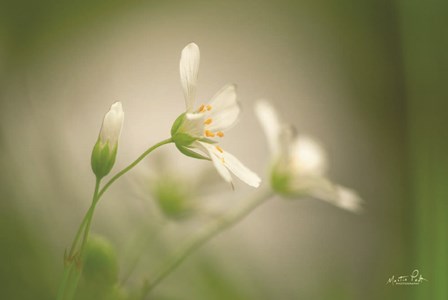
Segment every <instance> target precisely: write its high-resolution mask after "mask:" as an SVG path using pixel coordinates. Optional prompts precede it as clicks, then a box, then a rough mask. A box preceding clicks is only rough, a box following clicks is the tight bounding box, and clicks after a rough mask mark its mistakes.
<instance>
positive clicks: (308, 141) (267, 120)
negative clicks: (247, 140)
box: [255, 101, 362, 212]
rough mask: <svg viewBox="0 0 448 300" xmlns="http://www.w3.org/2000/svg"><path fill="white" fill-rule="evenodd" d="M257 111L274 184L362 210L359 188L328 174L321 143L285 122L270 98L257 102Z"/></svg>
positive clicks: (287, 192)
mask: <svg viewBox="0 0 448 300" xmlns="http://www.w3.org/2000/svg"><path fill="white" fill-rule="evenodd" d="M255 112H256V115H257V117H258V119H259V121H260V124H261V126H262V128H263V130H264V132H265V134H266V137H267V140H268V144H269V148H270V150H271V156H272V170H271V185H272V188H273V189H274V190H275V191H276V192H278V193H280V194H282V195H285V196H292V197H297V196H302V195H309V196H313V197H316V198H318V199H322V200H325V201H327V202H330V203H332V204H334V205H336V206H338V207H340V208H343V209H346V210H349V211H352V212H360V211H361V202H362V200H361V198H360V197H359V196H358V195H357V194H356V192H355V191H353V190H350V189H348V188H346V187H343V186H340V185H337V184H335V183H332V182H331V181H330V180H329V179H328V178H327V177H326V172H327V169H328V160H327V155H326V153H325V151H324V149H323V148H322V147H321V145H320V144H319V143H317V142H316V141H315V140H313V139H312V138H310V137H308V136H304V135H298V134H297V133H296V132H295V130H294V128H293V127H291V126H288V125H283V124H282V123H281V122H280V121H279V118H278V116H277V113H276V111H275V110H274V108H273V107H272V106H271V105H270V104H269V103H268V102H267V101H259V102H257V104H256V106H255Z"/></svg>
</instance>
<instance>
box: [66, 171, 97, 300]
mask: <svg viewBox="0 0 448 300" xmlns="http://www.w3.org/2000/svg"><path fill="white" fill-rule="evenodd" d="M100 182H101V179H99V178H97V179H96V182H95V190H94V192H93V197H92V204H91V205H90V208H89V210H88V211H87V213H86V215H85V216H84V219H83V220H82V222H81V225H79V228H78V232H77V233H76V235H75V239H74V240H73V243H72V246H71V248H70V252H69V255H68V257H65V261H64V262H65V268H64V274H63V277H62V282H61V284H60V286H59V291H58V296H57V299H58V300H62V299H64V300H70V299H72V298H73V296H74V294H75V291H76V288H77V286H78V282H79V278H80V276H81V259H82V257H83V254H84V253H83V252H84V249H85V244H86V241H87V238H88V235H89V231H90V224H91V222H92V218H93V212H94V210H95V206H96V203H97V202H98V199H99V197H98V191H99V188H100ZM82 232H84V235H83V239H82V243H81V246H80V247H79V250H78V251H75V249H76V248H77V245H78V241H79V239H80V238H81V233H82Z"/></svg>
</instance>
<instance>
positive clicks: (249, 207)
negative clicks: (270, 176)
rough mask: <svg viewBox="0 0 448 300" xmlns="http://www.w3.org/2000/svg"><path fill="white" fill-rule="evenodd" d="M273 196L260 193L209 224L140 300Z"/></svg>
mask: <svg viewBox="0 0 448 300" xmlns="http://www.w3.org/2000/svg"><path fill="white" fill-rule="evenodd" d="M272 195H273V192H272V191H270V190H264V191H260V192H258V193H257V194H255V195H254V197H253V198H251V199H250V200H249V201H248V202H247V203H246V204H245V205H244V206H242V207H241V208H239V209H238V210H235V211H233V212H230V213H228V214H226V215H224V216H222V217H220V218H219V219H218V220H216V221H215V222H213V223H211V224H210V225H209V226H208V227H206V228H205V229H204V230H202V231H200V232H198V233H197V234H196V235H195V236H194V237H193V238H192V239H191V240H190V241H188V242H187V243H186V244H184V246H183V247H182V248H181V249H180V250H179V251H178V253H177V255H175V256H174V257H173V258H172V259H170V260H169V261H168V262H167V263H166V264H165V265H164V266H163V267H162V268H161V270H160V271H159V272H158V273H156V276H155V277H154V278H153V280H152V281H151V282H149V283H147V284H146V285H145V286H144V287H143V289H142V294H141V299H145V297H146V295H147V294H148V293H150V292H151V291H152V290H153V289H154V288H155V287H156V286H157V284H159V283H160V282H161V281H162V280H163V279H164V278H165V277H166V276H168V275H169V274H170V273H171V272H173V271H174V270H175V269H176V268H177V267H178V266H179V265H180V264H181V263H182V262H183V261H184V260H185V259H186V258H187V257H188V256H189V255H190V254H192V253H193V252H194V251H195V250H196V249H198V248H199V247H201V246H202V245H203V244H205V243H206V242H207V241H209V240H210V239H211V238H213V237H215V236H216V235H218V234H219V233H221V232H223V231H224V230H226V229H228V228H230V227H232V226H233V225H235V224H237V223H238V222H239V221H241V220H242V219H243V218H244V217H246V216H247V215H248V214H249V213H251V212H252V211H253V210H254V209H255V208H257V207H258V206H259V205H260V204H262V203H263V202H264V201H265V200H267V199H269V198H270V197H271V196H272Z"/></svg>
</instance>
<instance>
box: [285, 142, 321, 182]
mask: <svg viewBox="0 0 448 300" xmlns="http://www.w3.org/2000/svg"><path fill="white" fill-rule="evenodd" d="M289 155H290V156H291V157H290V158H291V167H292V168H293V169H294V172H295V173H298V174H300V175H306V176H323V175H324V174H325V173H326V171H327V169H328V160H327V155H326V152H325V150H324V149H323V147H322V146H321V145H320V144H319V143H318V142H316V141H315V140H313V139H312V138H310V137H308V136H304V135H301V136H298V137H297V138H296V139H295V140H294V141H293V142H292V144H291V149H290V153H289Z"/></svg>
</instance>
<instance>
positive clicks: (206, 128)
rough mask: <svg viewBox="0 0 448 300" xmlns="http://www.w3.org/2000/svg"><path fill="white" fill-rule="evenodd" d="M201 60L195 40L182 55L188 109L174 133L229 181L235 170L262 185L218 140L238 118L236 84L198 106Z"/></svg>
mask: <svg viewBox="0 0 448 300" xmlns="http://www.w3.org/2000/svg"><path fill="white" fill-rule="evenodd" d="M199 61H200V53H199V47H198V46H197V45H196V44H194V43H191V44H188V45H187V46H186V47H185V48H184V49H183V50H182V55H181V58H180V79H181V83H182V88H183V92H184V96H185V105H186V112H185V113H183V114H181V115H180V116H179V117H178V118H177V119H176V121H175V122H174V124H173V127H172V129H171V136H172V138H173V140H174V142H175V144H176V146H177V148H178V149H179V150H180V151H181V152H182V153H184V154H185V155H188V156H191V157H194V158H201V159H210V160H211V161H212V162H213V164H214V166H215V168H216V170H217V171H218V173H219V174H220V175H221V176H222V177H223V178H224V180H225V181H227V182H229V183H232V176H231V175H230V172H232V173H233V174H235V175H236V176H237V177H238V178H240V179H241V180H242V181H244V182H245V183H247V184H248V185H250V186H253V187H258V186H259V185H260V181H261V180H260V178H259V177H258V175H257V174H255V173H254V172H252V171H251V170H249V169H248V168H247V167H245V166H244V165H243V164H242V163H241V162H240V161H239V160H238V159H237V158H236V157H234V156H233V155H232V154H230V153H228V152H226V151H224V150H223V149H222V148H221V147H220V146H218V145H217V141H216V138H219V139H220V138H223V137H224V134H225V132H226V131H227V130H228V129H230V128H231V127H232V126H233V125H234V124H235V122H236V121H237V119H238V115H239V113H240V107H239V105H238V102H237V101H236V87H235V85H232V84H231V85H226V86H224V87H223V88H222V89H221V90H220V91H218V92H217V93H216V94H215V95H214V96H213V97H212V99H211V101H210V103H208V104H201V105H200V106H199V107H198V108H195V95H196V86H197V78H198V69H199ZM198 151H199V152H198Z"/></svg>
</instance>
